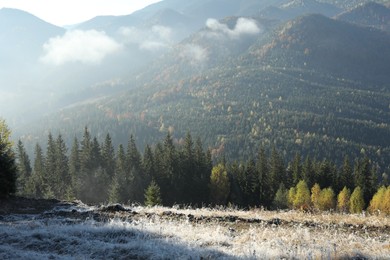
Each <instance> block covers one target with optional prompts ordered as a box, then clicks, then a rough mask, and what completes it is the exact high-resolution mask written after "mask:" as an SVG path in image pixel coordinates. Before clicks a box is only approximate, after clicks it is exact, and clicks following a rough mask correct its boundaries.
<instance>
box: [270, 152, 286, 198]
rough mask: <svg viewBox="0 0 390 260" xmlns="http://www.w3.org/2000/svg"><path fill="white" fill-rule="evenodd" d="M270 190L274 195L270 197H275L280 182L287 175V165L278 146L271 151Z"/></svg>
mask: <svg viewBox="0 0 390 260" xmlns="http://www.w3.org/2000/svg"><path fill="white" fill-rule="evenodd" d="M269 173H270V190H271V192H270V193H271V194H272V196H271V197H270V198H273V197H274V195H275V193H276V191H277V189H278V187H279V185H280V182H281V181H283V180H284V179H285V177H286V174H285V167H284V162H283V159H282V157H281V156H280V154H279V153H278V152H277V150H276V148H275V147H274V148H273V149H272V152H271V159H270V171H269Z"/></svg>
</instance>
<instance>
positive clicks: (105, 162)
mask: <svg viewBox="0 0 390 260" xmlns="http://www.w3.org/2000/svg"><path fill="white" fill-rule="evenodd" d="M101 154H102V163H101V164H102V167H103V169H104V171H105V172H106V174H107V175H108V176H109V177H110V178H113V176H114V172H115V151H114V146H113V145H112V140H111V136H110V134H107V135H106V138H105V139H104V144H103V145H102V152H101Z"/></svg>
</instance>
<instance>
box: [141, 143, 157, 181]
mask: <svg viewBox="0 0 390 260" xmlns="http://www.w3.org/2000/svg"><path fill="white" fill-rule="evenodd" d="M142 169H143V171H144V176H145V178H146V179H147V180H151V179H154V178H156V169H155V162H154V156H153V151H152V148H151V147H150V146H149V145H146V146H145V151H144V156H143V157H142Z"/></svg>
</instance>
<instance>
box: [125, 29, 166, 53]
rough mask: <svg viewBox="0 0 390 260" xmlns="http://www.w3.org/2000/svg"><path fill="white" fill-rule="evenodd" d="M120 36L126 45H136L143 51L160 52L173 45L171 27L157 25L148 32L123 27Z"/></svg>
mask: <svg viewBox="0 0 390 260" xmlns="http://www.w3.org/2000/svg"><path fill="white" fill-rule="evenodd" d="M119 34H120V35H121V36H122V37H123V41H124V42H125V43H131V44H136V45H138V47H139V48H140V49H141V50H147V51H159V50H162V49H166V48H168V47H169V46H171V45H172V43H173V40H172V38H173V31H172V29H171V28H170V27H167V26H161V25H155V26H153V27H152V28H151V29H148V30H140V29H138V28H135V27H122V28H120V29H119Z"/></svg>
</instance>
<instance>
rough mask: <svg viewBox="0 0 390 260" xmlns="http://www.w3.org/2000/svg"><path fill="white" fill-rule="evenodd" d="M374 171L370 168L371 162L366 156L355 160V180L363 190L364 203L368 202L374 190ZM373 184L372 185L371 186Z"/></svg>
mask: <svg viewBox="0 0 390 260" xmlns="http://www.w3.org/2000/svg"><path fill="white" fill-rule="evenodd" d="M375 174H376V172H374V174H373V171H372V170H371V164H370V160H369V159H368V157H364V158H363V159H361V160H357V162H356V165H355V182H356V185H357V186H358V187H360V188H361V190H362V192H363V200H364V204H368V203H369V201H370V200H371V198H372V196H373V195H374V193H375V190H376V187H375V186H376V180H373V178H375V177H373V176H375ZM373 186H374V187H373Z"/></svg>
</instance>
